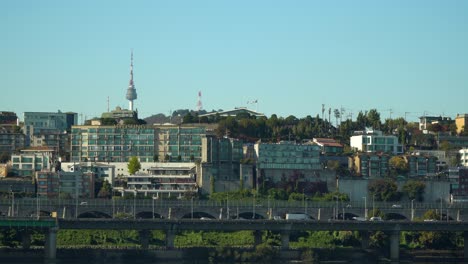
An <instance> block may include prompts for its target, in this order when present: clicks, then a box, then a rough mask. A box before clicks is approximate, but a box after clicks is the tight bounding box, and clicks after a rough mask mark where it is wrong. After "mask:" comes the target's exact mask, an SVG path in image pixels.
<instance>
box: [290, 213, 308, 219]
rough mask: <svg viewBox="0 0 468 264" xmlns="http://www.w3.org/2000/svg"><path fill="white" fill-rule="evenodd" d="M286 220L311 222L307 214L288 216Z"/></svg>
mask: <svg viewBox="0 0 468 264" xmlns="http://www.w3.org/2000/svg"><path fill="white" fill-rule="evenodd" d="M286 220H310V216H308V215H306V214H286Z"/></svg>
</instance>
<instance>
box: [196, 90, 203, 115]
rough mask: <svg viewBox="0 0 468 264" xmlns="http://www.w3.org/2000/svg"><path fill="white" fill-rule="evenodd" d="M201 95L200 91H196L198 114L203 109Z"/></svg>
mask: <svg viewBox="0 0 468 264" xmlns="http://www.w3.org/2000/svg"><path fill="white" fill-rule="evenodd" d="M201 97H202V93H201V91H198V102H197V111H198V112H200V111H201V110H202V109H203V103H202V100H201Z"/></svg>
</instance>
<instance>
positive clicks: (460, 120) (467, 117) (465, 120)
mask: <svg viewBox="0 0 468 264" xmlns="http://www.w3.org/2000/svg"><path fill="white" fill-rule="evenodd" d="M455 124H456V125H457V134H460V133H461V132H463V131H466V130H465V129H466V128H467V124H468V114H457V117H455Z"/></svg>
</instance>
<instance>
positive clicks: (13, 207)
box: [10, 185, 15, 217]
mask: <svg viewBox="0 0 468 264" xmlns="http://www.w3.org/2000/svg"><path fill="white" fill-rule="evenodd" d="M10 192H11V214H10V216H13V217H14V216H15V192H13V189H12V187H11V185H10Z"/></svg>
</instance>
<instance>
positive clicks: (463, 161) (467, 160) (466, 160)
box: [458, 148, 468, 167]
mask: <svg viewBox="0 0 468 264" xmlns="http://www.w3.org/2000/svg"><path fill="white" fill-rule="evenodd" d="M458 152H459V153H460V165H461V166H463V167H468V148H462V149H460V150H459V151H458Z"/></svg>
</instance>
